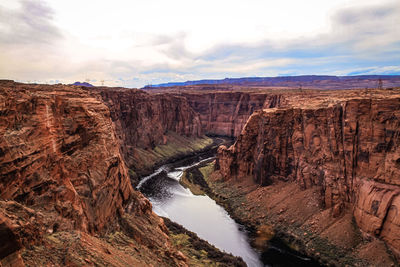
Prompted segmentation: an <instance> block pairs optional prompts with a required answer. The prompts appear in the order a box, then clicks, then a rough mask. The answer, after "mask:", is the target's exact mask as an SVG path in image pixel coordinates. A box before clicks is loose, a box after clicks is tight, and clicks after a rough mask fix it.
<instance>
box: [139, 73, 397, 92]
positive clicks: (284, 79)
mask: <svg viewBox="0 0 400 267" xmlns="http://www.w3.org/2000/svg"><path fill="white" fill-rule="evenodd" d="M379 79H381V80H383V81H390V85H391V86H393V84H392V83H394V84H395V85H398V86H400V75H358V76H331V75H301V76H280V77H244V78H225V79H220V80H218V79H207V80H197V81H186V82H169V83H161V84H156V85H147V86H145V87H143V89H152V88H160V87H174V86H187V85H200V84H205V85H206V84H208V85H210V84H212V85H218V84H231V85H253V86H284V87H285V86H301V85H303V83H305V84H304V85H310V84H313V83H317V84H320V85H324V86H326V85H327V84H337V83H339V84H343V83H346V82H350V83H352V82H360V81H364V82H369V83H371V82H373V81H376V82H377V81H378V80H379ZM296 83H297V84H296ZM335 86H336V85H335ZM351 87H353V86H351Z"/></svg>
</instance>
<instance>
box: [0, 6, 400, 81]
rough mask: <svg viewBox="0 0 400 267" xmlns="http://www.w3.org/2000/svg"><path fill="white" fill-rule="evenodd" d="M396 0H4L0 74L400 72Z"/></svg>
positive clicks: (113, 77) (125, 77) (130, 77)
mask: <svg viewBox="0 0 400 267" xmlns="http://www.w3.org/2000/svg"><path fill="white" fill-rule="evenodd" d="M399 25H400V1H399V0H304V1H298V0H279V1H277V0H273V1H272V0H203V1H192V0H169V1H165V0H146V1H143V0H132V1H123V0H113V1H84V0H56V1H50V0H48V1H39V0H35V1H30V0H22V1H16V0H0V52H1V53H0V79H2V78H7V79H14V80H18V81H24V82H28V81H30V82H41V83H58V82H62V83H70V82H74V81H84V80H86V79H88V80H90V82H91V83H93V84H96V85H100V84H101V81H102V80H104V84H105V85H110V86H115V85H121V86H126V87H142V86H144V85H146V84H157V83H163V82H170V81H186V80H197V79H204V78H210V79H211V78H213V79H220V78H225V77H247V76H283V75H302V74H332V75H358V74H400V26H399Z"/></svg>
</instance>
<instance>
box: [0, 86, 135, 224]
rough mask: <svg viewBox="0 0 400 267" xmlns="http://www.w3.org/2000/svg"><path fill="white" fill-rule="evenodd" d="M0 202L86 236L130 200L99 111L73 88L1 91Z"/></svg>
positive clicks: (105, 115)
mask: <svg viewBox="0 0 400 267" xmlns="http://www.w3.org/2000/svg"><path fill="white" fill-rule="evenodd" d="M0 90H1V91H0V98H1V101H0V102H1V103H2V104H1V107H0V114H1V120H0V133H1V139H0V151H1V154H0V158H1V166H0V174H1V180H0V198H1V199H6V200H16V201H18V202H20V203H24V204H26V205H29V206H34V207H39V208H41V209H44V210H46V209H50V210H51V209H54V210H55V211H56V212H57V213H58V214H59V215H61V217H62V218H66V219H68V220H67V221H68V222H67V221H66V222H65V223H62V224H60V225H64V226H66V225H68V224H71V223H72V222H73V224H74V225H73V228H75V229H80V230H83V231H88V232H93V231H97V230H102V229H103V228H104V227H106V225H107V223H108V221H109V220H110V218H114V217H115V216H116V214H117V213H121V212H122V211H123V207H124V205H125V204H126V203H127V202H128V200H129V199H130V198H131V195H132V192H133V190H132V187H131V185H130V181H129V179H128V175H127V171H126V168H125V165H124V162H123V159H122V157H121V155H120V152H119V143H118V139H117V138H116V136H115V133H114V128H113V124H112V121H111V119H110V113H109V110H108V108H107V106H106V105H104V104H103V103H102V102H101V101H99V100H98V99H97V98H96V97H94V96H92V95H91V94H90V93H89V92H88V91H86V90H84V89H82V88H80V87H67V86H44V85H37V86H32V85H30V86H28V85H22V84H16V83H15V84H14V83H11V84H4V83H2V84H1V89H0Z"/></svg>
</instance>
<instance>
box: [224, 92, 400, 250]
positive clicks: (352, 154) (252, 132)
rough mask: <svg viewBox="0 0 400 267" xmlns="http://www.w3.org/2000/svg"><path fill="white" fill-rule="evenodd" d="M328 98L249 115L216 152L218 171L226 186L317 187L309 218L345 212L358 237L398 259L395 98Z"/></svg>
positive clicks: (398, 120)
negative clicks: (373, 240) (376, 242)
mask: <svg viewBox="0 0 400 267" xmlns="http://www.w3.org/2000/svg"><path fill="white" fill-rule="evenodd" d="M358 93H359V92H358ZM327 94H328V96H329V97H323V96H321V95H319V97H315V98H306V99H305V100H302V101H296V99H292V100H291V103H290V105H289V107H287V108H273V109H265V110H262V111H257V112H255V113H254V114H253V115H252V116H251V117H250V119H249V120H248V122H247V123H246V126H245V127H244V130H243V131H242V133H241V134H240V136H239V137H238V139H237V141H236V143H235V144H234V145H233V146H231V147H230V148H226V147H220V149H219V151H218V168H219V169H220V172H221V174H222V176H223V177H224V179H225V180H229V183H231V182H232V181H236V182H241V181H249V182H251V183H253V184H257V185H261V186H267V185H270V184H276V183H280V181H284V182H287V183H290V182H296V183H297V184H298V185H299V186H300V188H302V189H303V190H306V189H309V188H319V189H318V190H319V192H320V197H319V203H318V205H320V207H321V209H319V208H318V207H317V208H316V209H315V210H314V212H313V213H310V214H308V215H307V216H311V215H312V214H316V213H319V212H323V211H324V210H330V213H331V216H333V217H335V218H336V217H340V216H343V215H342V214H343V213H345V211H346V210H349V209H350V210H351V211H352V213H353V215H354V218H355V221H356V223H357V225H358V227H359V228H360V229H361V230H362V231H363V232H365V233H368V234H370V235H372V236H375V237H379V238H381V239H383V240H385V241H386V242H387V244H388V245H389V246H390V248H391V249H392V250H393V251H394V252H396V253H397V254H399V253H400V243H399V240H400V228H399V227H400V221H399V216H398V214H397V210H398V209H399V208H400V204H399V201H400V196H399V194H400V179H399V177H400V176H399V174H400V168H399V161H400V146H399V144H400V139H399V134H400V131H399V125H400V95H399V93H398V91H391V92H383V91H377V92H374V93H371V94H368V95H362V96H357V92H346V93H342V97H341V98H340V97H335V96H334V95H333V94H330V93H327ZM329 94H330V95H329ZM292 190H293V189H292ZM293 194H294V191H293ZM287 197H289V196H287ZM303 205H304V204H303ZM318 205H317V206H318ZM286 209H287V208H281V210H280V213H282V212H284V211H285V210H286ZM298 209H300V211H299V216H300V217H302V216H306V215H305V214H306V213H304V214H302V212H301V210H302V209H303V210H307V209H306V208H305V207H303V208H302V207H298ZM305 218H307V217H305ZM308 218H309V217H308ZM300 220H301V219H300ZM305 220H306V219H304V220H303V223H304V221H305Z"/></svg>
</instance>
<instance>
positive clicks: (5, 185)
mask: <svg viewBox="0 0 400 267" xmlns="http://www.w3.org/2000/svg"><path fill="white" fill-rule="evenodd" d="M241 89H242V90H240V89H237V90H235V91H226V90H218V87H217V88H214V89H213V90H212V91H207V90H205V91H201V90H192V89H190V90H186V91H185V90H183V91H177V90H175V91H168V90H164V91H163V90H161V91H157V92H151V91H147V92H146V91H144V90H138V89H126V88H108V87H84V86H72V85H61V84H59V85H37V84H22V83H16V82H13V81H9V80H1V81H0V119H1V120H0V133H1V135H0V207H1V208H0V239H1V240H4V242H2V244H1V245H0V266H37V265H38V264H39V265H64V266H82V265H99V266H143V265H144V266H210V265H212V266H244V265H245V263H244V262H243V260H242V259H240V258H237V257H235V256H237V255H233V256H232V255H229V254H228V253H224V252H221V251H219V250H218V249H216V248H215V247H213V246H212V245H209V244H208V243H207V242H205V241H203V240H201V239H199V238H198V237H197V236H195V235H194V234H193V233H189V232H185V231H187V230H182V229H181V228H180V227H181V226H176V225H175V224H174V222H170V221H169V220H166V222H164V219H162V218H161V217H159V216H158V215H157V214H156V213H155V212H153V208H152V204H151V202H150V201H149V200H148V199H147V198H146V197H145V196H144V195H143V194H142V193H140V192H139V191H137V190H136V189H135V188H136V186H137V185H138V184H139V183H140V181H141V179H143V177H145V176H148V175H150V174H152V173H154V172H155V171H156V170H157V168H159V167H161V166H164V165H165V164H169V163H172V162H176V161H178V160H182V159H184V158H185V157H188V156H194V155H197V154H199V153H201V152H207V151H209V150H210V149H216V147H217V145H218V142H217V141H216V140H217V138H215V137H218V136H224V137H229V138H234V140H235V142H234V144H233V145H232V146H229V145H228V146H226V145H223V146H220V147H219V148H218V152H217V155H216V159H215V160H214V161H211V162H208V164H209V165H207V166H208V167H207V168H209V169H208V170H210V172H207V175H201V176H202V177H200V178H201V186H206V187H207V188H208V189H207V190H208V191H207V190H206V191H205V192H206V193H207V194H208V195H209V196H210V197H211V198H212V199H214V200H215V201H216V203H217V204H219V205H221V206H223V207H225V208H226V210H227V211H228V213H229V215H230V216H231V217H232V218H233V219H234V220H235V221H236V222H237V223H239V224H241V225H242V226H243V228H246V229H247V231H249V232H250V234H249V235H250V238H251V244H252V245H253V247H254V248H255V249H256V251H258V253H260V256H261V258H263V257H268V251H269V250H268V248H269V246H271V245H273V244H277V243H279V244H282V247H285V248H287V249H288V250H290V251H293V253H298V255H299V257H300V256H301V257H303V256H304V257H307V258H306V260H308V259H313V261H312V264H315V263H316V262H318V264H321V265H327V266H329V265H333V266H343V265H346V264H347V265H354V266H369V265H380V266H395V265H396V264H398V257H399V256H400V243H399V240H400V228H399V227H400V221H399V216H398V214H397V209H398V208H400V196H399V195H400V180H399V179H398V177H399V174H400V167H399V166H400V163H399V162H400V152H399V151H400V150H399V149H398V147H399V142H400V140H399V126H400V125H399V123H400V91H399V89H398V88H395V89H391V90H365V91H361V90H295V89H293V90H292V89H285V90H283V89H276V90H272V89H263V90H261V89H260V90H250V89H248V88H241ZM214 151H215V150H214ZM182 166H184V165H182ZM203 176H204V177H203ZM178 180H179V179H178ZM149 181H150V180H149ZM213 205H214V204H213ZM157 208H159V207H157ZM159 215H160V214H159ZM178 229H180V230H179V231H180V232H179V231H178ZM177 231H178V232H177ZM177 238H184V240H191V241H190V242H191V243H190V242H189V244H188V245H187V246H193V248H192V247H191V249H188V248H187V246H186V247H184V246H182V242H181V241H182V240H181V239H177ZM199 240H201V241H199ZM202 242H205V243H202ZM200 243H201V244H202V245H201V246H200V247H199V245H198V244H200ZM206 243H207V244H206ZM185 244H187V243H185ZM196 244H197V246H196ZM199 251H201V253H199ZM202 251H204V252H202ZM257 255H258V254H257ZM264 262H267V261H264ZM310 264H311V263H310ZM310 266H314V265H310Z"/></svg>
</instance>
